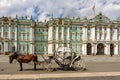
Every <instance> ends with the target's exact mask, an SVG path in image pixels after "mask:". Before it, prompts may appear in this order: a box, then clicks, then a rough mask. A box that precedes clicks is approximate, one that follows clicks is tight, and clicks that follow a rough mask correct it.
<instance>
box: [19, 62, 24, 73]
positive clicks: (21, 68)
mask: <svg viewBox="0 0 120 80" xmlns="http://www.w3.org/2000/svg"><path fill="white" fill-rule="evenodd" d="M19 64H20V71H22V70H23V67H22V62H19Z"/></svg>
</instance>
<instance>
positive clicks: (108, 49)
mask: <svg viewBox="0 0 120 80" xmlns="http://www.w3.org/2000/svg"><path fill="white" fill-rule="evenodd" d="M105 54H106V55H110V44H107V45H106V47H105Z"/></svg>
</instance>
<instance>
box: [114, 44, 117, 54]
mask: <svg viewBox="0 0 120 80" xmlns="http://www.w3.org/2000/svg"><path fill="white" fill-rule="evenodd" d="M114 55H118V44H116V45H115V47H114Z"/></svg>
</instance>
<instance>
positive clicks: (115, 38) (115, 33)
mask: <svg viewBox="0 0 120 80" xmlns="http://www.w3.org/2000/svg"><path fill="white" fill-rule="evenodd" d="M117 39H118V38H117V27H115V29H114V40H117Z"/></svg>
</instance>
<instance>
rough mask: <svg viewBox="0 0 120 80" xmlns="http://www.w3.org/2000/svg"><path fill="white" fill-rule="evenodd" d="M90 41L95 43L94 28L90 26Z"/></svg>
mask: <svg viewBox="0 0 120 80" xmlns="http://www.w3.org/2000/svg"><path fill="white" fill-rule="evenodd" d="M91 39H92V41H95V26H92V28H91Z"/></svg>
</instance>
